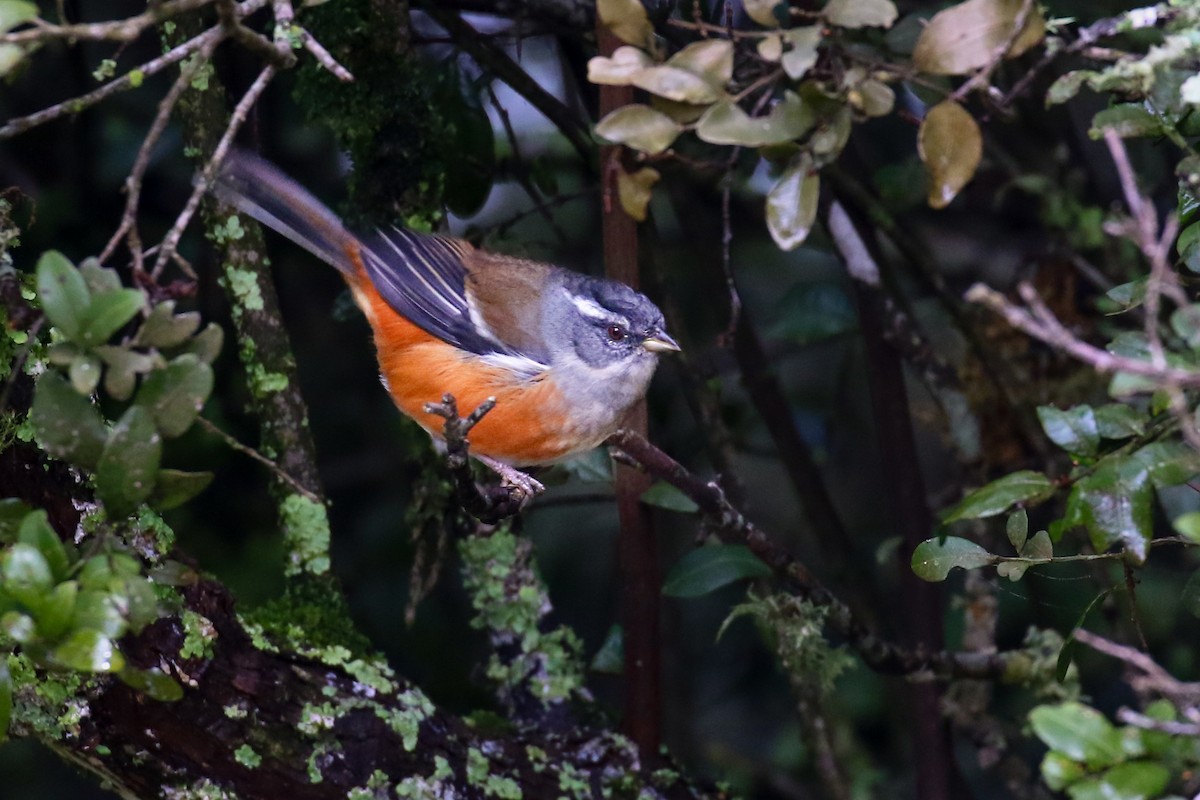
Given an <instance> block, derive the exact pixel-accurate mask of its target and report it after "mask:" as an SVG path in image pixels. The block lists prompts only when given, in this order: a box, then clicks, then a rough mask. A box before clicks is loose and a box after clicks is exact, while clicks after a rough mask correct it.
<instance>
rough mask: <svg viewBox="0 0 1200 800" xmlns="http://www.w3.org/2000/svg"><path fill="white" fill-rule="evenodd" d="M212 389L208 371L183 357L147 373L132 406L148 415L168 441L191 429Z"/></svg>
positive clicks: (202, 364) (211, 377)
mask: <svg viewBox="0 0 1200 800" xmlns="http://www.w3.org/2000/svg"><path fill="white" fill-rule="evenodd" d="M212 387H213V373H212V368H211V367H209V366H208V364H205V363H204V362H203V361H201V360H199V359H198V358H196V356H194V355H191V354H185V355H182V356H179V357H178V358H176V359H175V360H174V361H172V362H171V363H170V364H168V365H167V367H166V369H161V370H156V371H154V372H152V373H150V374H149V375H148V376H147V377H146V379H145V380H143V381H142V386H141V388H140V389H138V393H137V397H136V398H135V399H134V402H135V403H137V405H139V406H142V407H144V408H145V409H146V410H147V411H149V412H150V415H151V416H152V417H153V419H154V424H155V425H156V426H157V427H158V430H159V432H160V433H161V434H162V435H163V436H165V437H167V438H168V439H170V438H174V437H176V436H180V435H182V434H184V433H185V432H187V429H188V428H190V427H191V426H192V423H193V422H195V420H196V416H197V415H198V414H199V413H200V411H201V409H203V408H204V402H205V401H206V400H207V399H208V395H209V393H211V392H212Z"/></svg>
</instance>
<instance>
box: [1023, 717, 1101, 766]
mask: <svg viewBox="0 0 1200 800" xmlns="http://www.w3.org/2000/svg"><path fill="white" fill-rule="evenodd" d="M1029 723H1030V725H1031V726H1032V727H1033V732H1034V733H1035V734H1036V735H1037V737H1038V738H1039V739H1041V740H1042V742H1043V743H1045V745H1046V746H1047V747H1049V748H1050V749H1052V750H1057V751H1058V752H1060V753H1062V754H1063V755H1065V756H1066V757H1067V758H1070V759H1074V760H1075V761H1082V762H1084V763H1085V764H1087V765H1088V767H1090V768H1092V769H1096V768H1099V767H1106V766H1109V765H1111V764H1115V763H1118V762H1119V761H1121V760H1122V759H1123V758H1124V753H1123V751H1122V749H1121V734H1120V733H1119V732H1118V731H1117V729H1116V728H1114V727H1113V726H1112V725H1111V724H1110V723H1109V721H1108V720H1107V719H1105V718H1104V715H1103V714H1101V713H1100V712H1099V711H1097V710H1096V709H1094V708H1090V707H1088V706H1085V705H1083V704H1082V703H1074V702H1072V703H1060V704H1059V705H1056V706H1038V707H1037V708H1035V709H1033V711H1031V712H1030V713H1029Z"/></svg>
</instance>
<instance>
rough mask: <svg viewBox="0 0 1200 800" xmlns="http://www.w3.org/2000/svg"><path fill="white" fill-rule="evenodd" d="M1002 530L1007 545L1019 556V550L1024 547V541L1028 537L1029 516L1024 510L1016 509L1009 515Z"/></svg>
mask: <svg viewBox="0 0 1200 800" xmlns="http://www.w3.org/2000/svg"><path fill="white" fill-rule="evenodd" d="M1004 530H1005V533H1006V534H1007V535H1008V542H1009V544H1011V545H1012V546H1013V550H1015V551H1016V552H1017V553H1018V554H1019V553H1020V552H1021V548H1022V547H1024V546H1025V540H1026V539H1027V538H1028V536H1029V514H1028V513H1027V512H1026V511H1025V509H1023V508H1018V509H1017V510H1016V511H1014V512H1013V513H1011V514H1009V515H1008V522H1006V523H1005V525H1004Z"/></svg>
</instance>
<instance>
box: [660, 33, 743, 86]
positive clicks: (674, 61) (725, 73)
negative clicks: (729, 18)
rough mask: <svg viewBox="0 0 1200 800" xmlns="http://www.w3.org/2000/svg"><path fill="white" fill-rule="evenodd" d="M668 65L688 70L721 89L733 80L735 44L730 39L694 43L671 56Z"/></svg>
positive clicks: (704, 40) (705, 40)
mask: <svg viewBox="0 0 1200 800" xmlns="http://www.w3.org/2000/svg"><path fill="white" fill-rule="evenodd" d="M667 65H668V66H671V67H679V68H680V69H686V70H687V71H688V72H692V73H695V74H696V75H699V76H700V77H702V78H704V79H705V80H706V81H708V82H709V83H710V84H712V85H713V86H714V87H717V88H720V87H722V86H724V85H725V84H727V83H729V82H730V81H731V80H733V42H731V41H729V40H728V39H702V40H701V41H699V42H693V43H692V44H689V45H688V46H687V47H685V48H683V49H682V50H680V51H679V52H678V53H676V54H675V55H673V56H671V58H670V59H668V60H667Z"/></svg>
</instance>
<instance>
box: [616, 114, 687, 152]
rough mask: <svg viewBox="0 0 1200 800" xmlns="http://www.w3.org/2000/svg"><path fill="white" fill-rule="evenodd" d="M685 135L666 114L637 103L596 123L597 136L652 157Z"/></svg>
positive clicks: (680, 127) (681, 128)
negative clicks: (681, 134)
mask: <svg viewBox="0 0 1200 800" xmlns="http://www.w3.org/2000/svg"><path fill="white" fill-rule="evenodd" d="M682 132H683V126H681V125H680V124H679V123H677V122H676V121H675V120H673V119H671V118H670V117H668V116H667V115H666V114H663V113H662V112H661V111H655V110H654V109H653V108H650V106H646V105H640V104H637V103H633V104H630V105H627V106H621V107H620V108H618V109H617V110H616V111H613V112H612V113H611V114H609V115H608V116H606V117H605V118H604V119H602V120H600V121H599V122H598V123H596V135H597V136H599V137H601V138H602V139H606V140H607V141H610V142H613V143H614V144H623V145H628V146H629V147H632V148H633V149H635V150H640V151H642V152H643V153H649V154H650V155H657V154H658V153H661V152H662V151H664V150H666V149H667V148H668V147H670V146H671V143H672V142H674V141H675V139H676V138H677V137H678V136H679V134H680V133H682Z"/></svg>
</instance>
